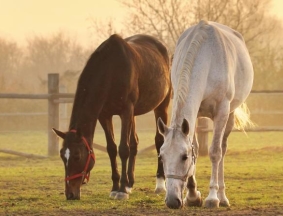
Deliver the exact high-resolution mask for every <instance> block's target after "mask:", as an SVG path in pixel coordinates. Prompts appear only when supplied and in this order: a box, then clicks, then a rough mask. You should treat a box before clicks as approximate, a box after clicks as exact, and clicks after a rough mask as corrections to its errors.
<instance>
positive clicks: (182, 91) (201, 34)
mask: <svg viewBox="0 0 283 216" xmlns="http://www.w3.org/2000/svg"><path fill="white" fill-rule="evenodd" d="M207 28H208V23H207V22H206V21H203V20H202V21H201V22H200V23H199V24H198V25H197V26H196V27H195V33H194V36H193V39H192V41H191V43H190V44H189V46H188V48H187V50H186V53H185V58H184V59H183V62H178V64H182V66H181V70H180V72H179V78H178V84H177V91H176V92H174V98H173V109H172V118H171V125H172V126H173V125H175V126H176V124H178V122H177V115H178V114H179V115H180V114H181V112H180V111H181V109H182V108H183V107H184V104H185V99H186V95H188V90H189V82H190V76H191V71H192V68H193V65H194V62H195V58H196V55H197V53H198V51H199V49H200V47H201V45H202V43H203V42H204V41H205V39H206V38H207V32H206V29H207ZM179 45H180V44H179ZM185 45H186V44H185ZM184 49H186V46H182V47H179V49H178V47H177V49H176V51H177V50H178V53H177V54H176V55H179V56H176V59H182V58H181V56H180V55H184V52H183V50H184ZM173 61H174V59H173ZM173 63H174V62H173ZM180 123H181V122H179V124H180Z"/></svg>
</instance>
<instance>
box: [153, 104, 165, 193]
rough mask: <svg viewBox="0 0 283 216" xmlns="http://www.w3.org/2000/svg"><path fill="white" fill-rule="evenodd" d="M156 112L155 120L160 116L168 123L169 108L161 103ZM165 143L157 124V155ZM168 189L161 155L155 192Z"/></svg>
mask: <svg viewBox="0 0 283 216" xmlns="http://www.w3.org/2000/svg"><path fill="white" fill-rule="evenodd" d="M154 114H155V120H156V122H157V119H158V118H159V117H160V118H161V119H162V121H163V122H164V123H165V124H167V120H168V116H167V108H164V107H163V106H162V104H161V106H159V107H158V108H157V109H156V110H154ZM163 143H164V138H163V136H162V135H161V134H160V133H159V132H158V129H157V126H156V134H155V147H156V151H157V155H158V156H159V153H160V148H161V146H162V144H163ZM165 191H166V187H165V175H164V170H163V163H162V161H161V158H160V157H157V172H156V187H155V193H157V194H159V193H162V192H165Z"/></svg>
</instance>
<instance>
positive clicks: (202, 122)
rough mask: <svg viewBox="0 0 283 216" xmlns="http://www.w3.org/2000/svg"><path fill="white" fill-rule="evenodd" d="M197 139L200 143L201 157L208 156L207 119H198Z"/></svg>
mask: <svg viewBox="0 0 283 216" xmlns="http://www.w3.org/2000/svg"><path fill="white" fill-rule="evenodd" d="M197 139H198V143H199V155H200V156H206V155H208V119H206V118H199V119H198V123H197Z"/></svg>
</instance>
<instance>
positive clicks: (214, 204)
mask: <svg viewBox="0 0 283 216" xmlns="http://www.w3.org/2000/svg"><path fill="white" fill-rule="evenodd" d="M204 207H205V208H219V199H206V200H205V201H204Z"/></svg>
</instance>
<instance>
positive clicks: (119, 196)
mask: <svg viewBox="0 0 283 216" xmlns="http://www.w3.org/2000/svg"><path fill="white" fill-rule="evenodd" d="M115 199H117V200H126V199H129V194H127V193H123V192H118V193H117V194H116V196H115Z"/></svg>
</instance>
